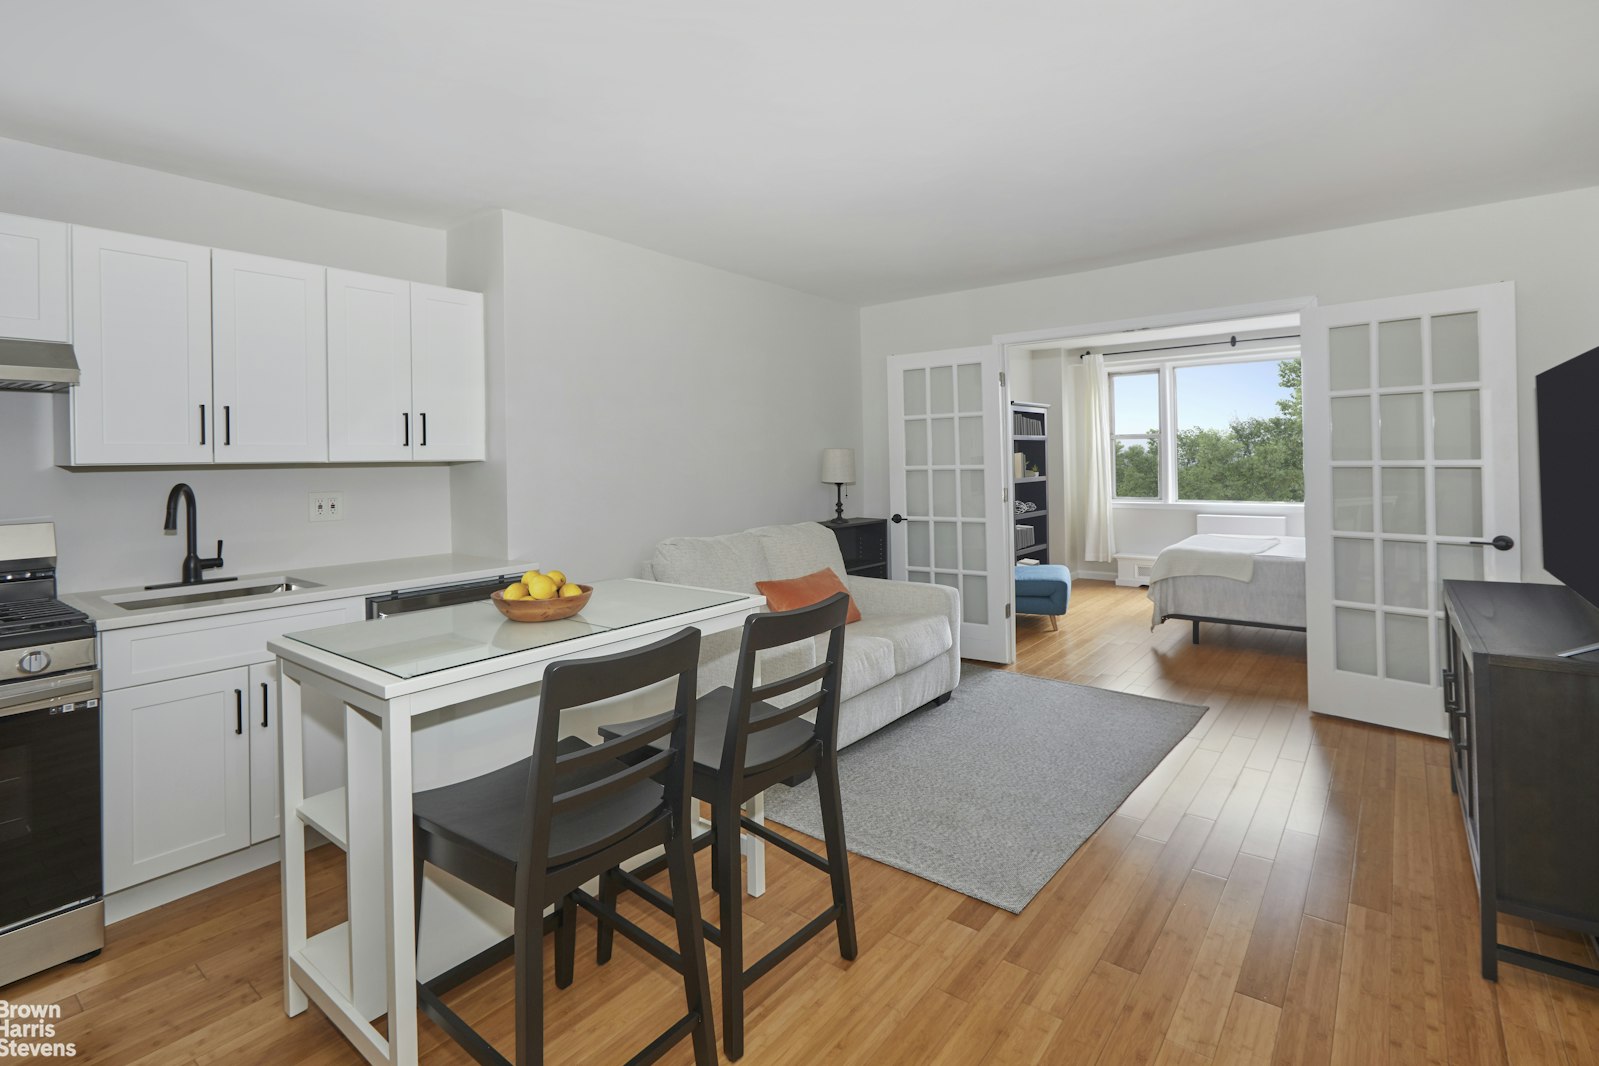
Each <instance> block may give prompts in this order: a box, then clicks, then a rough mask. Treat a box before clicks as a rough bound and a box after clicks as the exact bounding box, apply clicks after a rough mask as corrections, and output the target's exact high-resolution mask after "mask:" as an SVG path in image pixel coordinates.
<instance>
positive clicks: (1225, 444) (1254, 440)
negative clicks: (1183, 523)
mask: <svg viewBox="0 0 1599 1066" xmlns="http://www.w3.org/2000/svg"><path fill="white" fill-rule="evenodd" d="M1172 375H1173V377H1174V379H1175V381H1174V388H1173V393H1174V394H1175V396H1176V400H1177V498H1178V499H1179V500H1205V501H1217V500H1225V501H1235V502H1250V503H1302V502H1304V499H1305V463H1304V454H1305V439H1304V428H1303V424H1302V421H1301V419H1300V405H1301V398H1300V382H1299V360H1298V359H1297V358H1296V359H1273V360H1263V361H1257V362H1236V363H1210V364H1198V365H1181V364H1179V365H1177V366H1175V367H1174V368H1173V370H1172Z"/></svg>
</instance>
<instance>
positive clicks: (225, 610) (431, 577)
mask: <svg viewBox="0 0 1599 1066" xmlns="http://www.w3.org/2000/svg"><path fill="white" fill-rule="evenodd" d="M532 568H533V564H532V563H527V562H512V561H506V560H502V559H491V558H487V557H485V556H481V555H459V554H448V555H418V556H412V557H410V558H406V559H372V560H368V561H365V562H359V563H345V564H343V565H340V566H298V567H285V568H284V569H282V570H269V571H266V572H265V573H259V574H240V575H238V580H237V581H229V582H226V583H212V584H206V585H193V586H190V587H189V589H184V588H182V587H177V588H170V589H162V590H151V591H146V590H145V589H144V587H143V586H139V585H135V586H133V587H131V588H121V589H100V590H97V591H94V592H70V593H66V594H64V595H63V596H61V601H62V602H63V603H66V604H67V605H68V606H71V607H76V608H77V609H78V610H80V611H82V612H84V613H85V614H87V615H88V616H89V617H90V618H93V619H94V621H95V625H96V627H97V628H98V629H99V630H100V631H101V632H102V633H103V632H106V631H107V630H112V629H128V628H131V627H133V626H149V625H159V624H161V623H163V622H178V621H184V620H187V619H191V618H210V617H214V616H217V615H225V614H238V613H240V612H242V611H260V610H264V609H266V608H270V607H287V606H291V605H293V604H299V603H315V602H317V601H319V600H342V599H348V598H351V597H355V596H372V595H376V594H379V593H384V592H392V591H394V590H395V589H412V588H423V587H426V586H429V585H440V584H445V583H450V582H457V581H472V580H476V579H479V578H489V577H496V576H499V575H501V574H510V573H513V572H514V573H521V572H523V571H524V570H529V569H532ZM224 576H232V575H224ZM284 579H288V580H290V581H291V582H294V583H298V584H303V585H304V586H305V587H303V588H296V589H292V590H290V591H287V592H273V593H267V594H264V595H259V596H243V597H240V598H238V599H227V600H212V601H208V602H207V601H202V602H200V603H194V604H175V605H173V606H170V607H150V608H146V609H144V610H128V609H127V608H126V607H120V606H118V605H117V603H116V602H114V601H118V600H122V599H123V598H124V597H130V596H135V597H143V598H148V597H153V596H163V595H174V594H182V593H184V592H186V591H190V590H192V591H195V592H199V591H205V590H211V589H216V590H223V589H226V588H228V587H230V586H232V587H236V588H248V587H250V586H251V585H264V584H272V583H276V582H280V581H283V580H284Z"/></svg>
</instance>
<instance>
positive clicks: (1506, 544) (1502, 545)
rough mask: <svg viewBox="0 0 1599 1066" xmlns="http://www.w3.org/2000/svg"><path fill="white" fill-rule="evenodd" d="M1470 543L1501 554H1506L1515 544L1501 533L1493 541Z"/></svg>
mask: <svg viewBox="0 0 1599 1066" xmlns="http://www.w3.org/2000/svg"><path fill="white" fill-rule="evenodd" d="M1471 543H1473V544H1481V545H1482V546H1483V547H1485V548H1492V549H1494V550H1495V551H1502V552H1507V551H1509V550H1510V549H1511V548H1514V547H1515V546H1516V542H1515V541H1513V540H1511V539H1510V538H1509V537H1507V536H1505V535H1504V534H1503V533H1501V534H1499V535H1498V536H1497V537H1495V538H1494V539H1493V540H1474V541H1472V542H1471Z"/></svg>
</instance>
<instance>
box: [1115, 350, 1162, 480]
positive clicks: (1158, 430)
mask: <svg viewBox="0 0 1599 1066" xmlns="http://www.w3.org/2000/svg"><path fill="white" fill-rule="evenodd" d="M1151 371H1153V372H1154V373H1155V410H1156V412H1157V418H1156V422H1157V425H1156V427H1155V433H1154V435H1153V436H1151V435H1150V434H1149V433H1148V432H1147V431H1146V432H1143V433H1118V432H1117V429H1118V428H1119V427H1118V426H1117V425H1116V379H1117V378H1120V377H1132V376H1134V375H1144V374H1148V373H1150V372H1151ZM1105 378H1106V381H1107V382H1108V383H1109V385H1110V419H1109V421H1110V462H1111V471H1110V491H1111V500H1112V501H1114V502H1116V503H1165V502H1166V498H1167V497H1166V460H1165V459H1164V458H1161V457H1162V456H1164V455H1165V454H1166V443H1165V442H1166V422H1167V419H1166V375H1165V374H1163V373H1161V372H1160V367H1159V365H1158V364H1157V365H1151V366H1140V367H1138V368H1136V369H1135V368H1134V367H1132V366H1128V367H1125V368H1123V367H1118V368H1117V369H1116V370H1113V371H1108V372H1107V373H1106V375H1105ZM1122 441H1139V442H1140V443H1148V444H1153V445H1154V446H1155V449H1156V458H1157V464H1156V467H1155V495H1153V496H1122V495H1119V494H1118V493H1117V492H1116V445H1117V444H1119V443H1120V442H1122Z"/></svg>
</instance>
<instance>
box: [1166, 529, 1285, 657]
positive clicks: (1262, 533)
mask: <svg viewBox="0 0 1599 1066" xmlns="http://www.w3.org/2000/svg"><path fill="white" fill-rule="evenodd" d="M1194 532H1195V533H1236V534H1240V535H1243V536H1259V537H1286V536H1287V535H1288V518H1287V516H1286V515H1253V514H1250V515H1244V514H1202V515H1195V516H1194ZM1170 618H1182V619H1185V620H1187V621H1189V622H1192V623H1193V624H1194V636H1193V643H1195V644H1198V643H1199V623H1201V622H1211V623H1213V624H1215V625H1223V626H1252V627H1254V628H1255V629H1285V630H1288V631H1290V632H1293V633H1303V632H1305V627H1304V626H1285V625H1280V624H1278V623H1276V622H1249V621H1246V620H1244V619H1242V618H1212V617H1210V616H1208V615H1202V614H1200V615H1194V614H1163V615H1161V616H1160V620H1161V621H1162V622H1165V621H1166V620H1167V619H1170Z"/></svg>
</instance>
